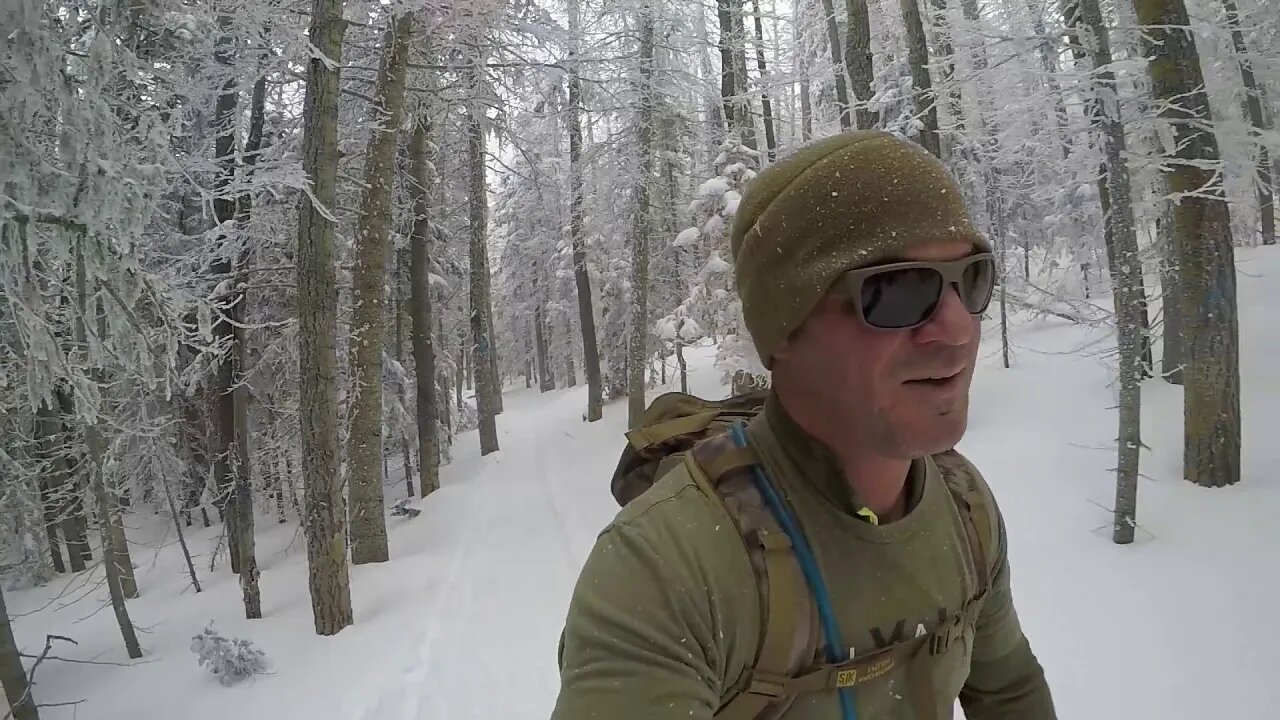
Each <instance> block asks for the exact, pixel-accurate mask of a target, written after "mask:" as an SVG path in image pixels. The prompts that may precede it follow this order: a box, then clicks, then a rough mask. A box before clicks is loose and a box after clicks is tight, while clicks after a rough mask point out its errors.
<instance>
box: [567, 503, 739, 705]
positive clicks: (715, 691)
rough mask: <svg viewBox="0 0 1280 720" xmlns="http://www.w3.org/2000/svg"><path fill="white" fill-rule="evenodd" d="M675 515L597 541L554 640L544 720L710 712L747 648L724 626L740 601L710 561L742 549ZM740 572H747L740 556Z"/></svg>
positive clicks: (664, 512) (615, 530) (719, 532)
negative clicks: (551, 692) (555, 691)
mask: <svg viewBox="0 0 1280 720" xmlns="http://www.w3.org/2000/svg"><path fill="white" fill-rule="evenodd" d="M685 492H696V491H694V490H686V491H685ZM673 502H674V501H672V500H668V503H673ZM681 504H682V505H684V506H685V509H686V510H688V505H689V504H690V503H687V502H686V503H681ZM679 512H680V511H675V514H674V515H673V511H672V509H671V508H663V509H659V510H657V511H650V512H649V513H648V515H646V516H642V517H641V518H638V519H637V521H636V522H632V523H627V524H615V525H613V526H611V527H610V528H609V529H607V530H606V531H605V532H604V533H603V534H602V535H601V536H600V537H599V538H598V539H597V541H596V544H595V547H594V548H593V549H592V552H591V554H590V556H589V557H588V559H587V561H586V563H585V564H584V566H583V569H582V572H581V574H580V576H579V579H578V582H577V585H576V586H575V589H574V592H573V596H572V598H571V600H570V605H569V611H568V618H567V620H566V623H565V628H564V631H563V633H562V635H561V640H560V648H559V660H560V680H561V684H560V692H559V695H558V697H557V700H556V706H555V710H554V711H553V713H552V716H551V717H552V720H615V719H616V720H676V719H677V718H678V719H679V720H710V718H711V717H712V715H713V714H714V713H715V711H716V709H717V708H718V707H719V704H720V697H721V695H722V690H723V689H724V686H725V684H726V681H725V677H726V673H730V674H729V675H728V677H730V678H736V672H740V669H739V670H738V671H735V670H732V669H731V668H732V666H734V665H739V664H741V663H740V661H738V660H735V659H731V658H730V657H729V656H730V655H733V654H735V651H734V649H733V648H734V647H735V646H741V645H744V644H746V643H749V642H754V639H748V638H745V637H744V638H740V639H739V638H736V637H735V634H734V632H733V630H732V628H733V627H734V624H733V623H729V624H728V626H727V627H726V615H737V613H738V612H740V611H741V608H738V609H735V608H734V606H735V605H741V602H742V598H744V597H746V595H745V594H740V593H735V592H733V591H732V589H729V588H726V587H725V582H724V580H725V577H726V575H725V571H724V570H723V569H722V570H717V569H716V566H717V565H719V566H721V568H723V567H724V566H726V565H727V566H728V567H729V568H733V567H735V563H734V562H733V561H732V560H729V561H728V562H725V561H726V558H725V557H723V556H722V555H719V554H718V553H723V552H732V547H733V546H732V545H730V544H728V541H730V540H732V541H733V542H737V543H739V544H740V542H741V541H740V540H739V538H738V537H737V535H736V534H734V535H731V536H726V535H724V532H723V531H725V530H728V532H730V533H732V532H734V531H732V530H730V529H729V528H723V527H716V526H715V525H714V524H713V523H708V522H706V521H704V520H702V518H701V516H705V515H706V513H695V514H696V515H699V517H697V518H689V517H681V516H680V515H679ZM652 515H658V516H659V517H657V518H655V517H651V516H652ZM676 523H680V532H679V533H676V532H673V531H674V530H675V524H676ZM727 523H728V520H727V518H726V519H725V524H727ZM738 552H739V553H742V551H741V549H740V548H739V549H738ZM741 563H742V566H741V567H742V568H745V570H746V572H748V573H749V572H750V566H749V565H747V564H746V563H747V561H746V558H745V554H743V556H742V559H741ZM745 587H746V588H747V589H754V586H753V585H750V584H749V583H748V584H747V585H746V586H745ZM726 606H728V607H726ZM737 624H738V625H750V624H749V623H737ZM739 634H740V633H739Z"/></svg>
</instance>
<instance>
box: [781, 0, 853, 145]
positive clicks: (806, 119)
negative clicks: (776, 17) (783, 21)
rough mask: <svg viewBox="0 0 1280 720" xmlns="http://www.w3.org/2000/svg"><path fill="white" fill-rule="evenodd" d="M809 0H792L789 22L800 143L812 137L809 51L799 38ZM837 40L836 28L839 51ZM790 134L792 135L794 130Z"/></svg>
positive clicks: (828, 13) (831, 11) (837, 75)
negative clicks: (792, 16) (797, 88)
mask: <svg viewBox="0 0 1280 720" xmlns="http://www.w3.org/2000/svg"><path fill="white" fill-rule="evenodd" d="M810 2H812V0H793V7H794V12H795V15H796V20H795V21H793V22H792V23H791V47H792V48H794V50H793V55H792V58H793V59H792V69H793V71H794V72H795V73H796V74H797V75H798V76H799V78H800V141H801V142H802V143H807V142H809V140H811V139H812V138H813V91H812V89H811V88H810V86H809V53H807V52H803V51H802V49H801V39H802V37H803V33H801V28H802V27H804V26H805V25H806V24H807V22H808V17H809V13H808V12H807V10H808V8H809V3H810ZM834 12H835V11H834V10H828V11H827V15H828V16H832V17H834ZM839 40H840V31H839V29H837V30H836V48H837V49H836V52H837V53H838V52H840V50H839V47H840V44H839ZM835 67H837V68H839V67H841V65H840V64H837V65H836V66H835ZM836 77H837V78H839V79H841V80H843V79H844V75H843V73H837V74H836ZM846 99H847V91H846ZM845 117H846V118H847V117H848V115H847V114H845ZM793 122H794V121H793ZM846 129H847V128H846ZM792 136H793V137H794V132H793V135H792Z"/></svg>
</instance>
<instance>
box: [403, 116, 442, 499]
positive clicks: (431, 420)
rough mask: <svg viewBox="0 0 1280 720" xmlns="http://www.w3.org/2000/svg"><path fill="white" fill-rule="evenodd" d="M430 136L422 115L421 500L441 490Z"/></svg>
mask: <svg viewBox="0 0 1280 720" xmlns="http://www.w3.org/2000/svg"><path fill="white" fill-rule="evenodd" d="M430 135H431V124H430V122H429V121H428V120H427V119H426V118H425V117H422V116H419V117H418V118H417V120H416V121H415V122H414V126H413V137H412V138H411V139H410V141H409V162H410V177H409V197H410V198H412V200H413V230H412V233H411V234H410V236H409V244H410V252H409V257H410V259H409V288H410V291H409V314H410V316H411V317H412V324H413V329H412V333H411V335H412V342H413V363H414V368H415V370H416V373H417V378H416V382H415V383H414V384H415V386H416V388H417V404H418V408H417V410H418V415H417V420H418V423H417V425H418V468H419V474H420V477H419V479H418V490H419V492H421V493H422V497H426V496H428V495H430V494H431V493H433V492H435V491H436V490H438V489H439V488H440V439H439V436H438V433H437V430H436V428H437V422H436V417H437V416H438V414H439V411H438V409H437V408H436V404H437V403H436V352H435V348H434V347H433V346H432V337H431V325H432V318H431V310H432V308H431V281H430V276H431V188H432V187H433V183H434V180H435V178H434V175H433V160H434V158H435V153H434V151H433V148H434V146H433V145H432V144H431V137H430ZM441 337H443V334H442V335H441ZM445 398H446V399H447V398H448V395H446V396H445Z"/></svg>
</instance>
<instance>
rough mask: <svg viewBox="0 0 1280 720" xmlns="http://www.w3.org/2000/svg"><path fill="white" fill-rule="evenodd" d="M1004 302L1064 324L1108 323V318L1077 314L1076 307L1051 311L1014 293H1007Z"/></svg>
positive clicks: (1050, 308) (1051, 309) (1051, 308)
mask: <svg viewBox="0 0 1280 720" xmlns="http://www.w3.org/2000/svg"><path fill="white" fill-rule="evenodd" d="M1005 301H1006V302H1009V304H1010V305H1014V306H1018V307H1021V309H1023V310H1028V311H1030V313H1042V314H1046V315H1053V316H1055V318H1061V319H1064V320H1066V322H1069V323H1071V324H1075V325H1096V324H1098V323H1105V322H1108V320H1110V316H1101V318H1098V316H1088V315H1085V314H1083V313H1079V310H1078V309H1076V307H1069V309H1053V307H1046V306H1043V305H1037V304H1034V302H1032V301H1029V300H1027V299H1024V297H1019V296H1016V295H1014V293H1011V292H1010V293H1007V295H1006V296H1005ZM1064 302H1065V301H1064ZM1089 305H1091V306H1093V307H1097V306H1096V305H1092V304H1089ZM1100 310H1101V309H1100Z"/></svg>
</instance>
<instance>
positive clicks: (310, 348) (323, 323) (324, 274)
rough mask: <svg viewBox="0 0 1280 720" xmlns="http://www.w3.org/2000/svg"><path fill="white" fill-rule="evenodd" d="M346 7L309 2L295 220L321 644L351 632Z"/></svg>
mask: <svg viewBox="0 0 1280 720" xmlns="http://www.w3.org/2000/svg"><path fill="white" fill-rule="evenodd" d="M342 2H343V0H312V3H311V27H310V30H309V33H308V37H309V39H310V41H311V45H312V47H313V48H315V51H314V52H313V55H312V56H311V57H310V58H309V59H308V61H307V92H306V96H305V99H304V103H303V131H302V133H303V148H302V169H303V171H304V172H305V173H306V174H307V176H308V177H309V178H311V182H312V191H311V193H309V194H308V193H303V194H302V196H301V201H300V207H299V220H298V252H297V265H298V301H297V306H298V316H299V322H298V330H299V332H298V340H299V349H298V358H299V369H298V379H299V384H300V387H301V390H300V393H299V399H298V422H299V425H300V427H301V433H302V477H303V486H304V488H305V494H306V499H305V506H306V508H305V511H306V515H307V522H306V528H307V565H308V569H309V576H308V585H309V588H310V592H311V612H312V615H313V617H314V620H315V628H316V633H317V634H319V635H336V634H337V633H338V632H340V631H341V630H342V629H343V628H345V627H347V626H348V625H350V624H351V623H352V614H351V588H350V581H349V578H348V574H347V536H346V518H347V513H346V507H345V506H344V501H343V497H342V484H341V483H340V482H339V478H338V453H337V449H338V378H337V357H336V353H337V349H336V347H335V345H336V341H335V336H336V335H337V318H338V283H337V278H336V271H335V268H334V258H333V235H334V227H333V226H334V223H333V221H332V220H330V219H329V218H330V217H331V216H330V215H329V213H331V212H332V211H333V210H334V208H335V207H336V200H337V198H336V194H337V193H336V190H337V187H336V186H337V173H338V93H339V84H338V82H339V76H340V73H341V64H342V35H343V33H344V32H345V30H346V22H345V21H344V20H343V19H342ZM330 63H332V64H330ZM313 197H314V199H315V200H314V202H313V200H312V198H313Z"/></svg>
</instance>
